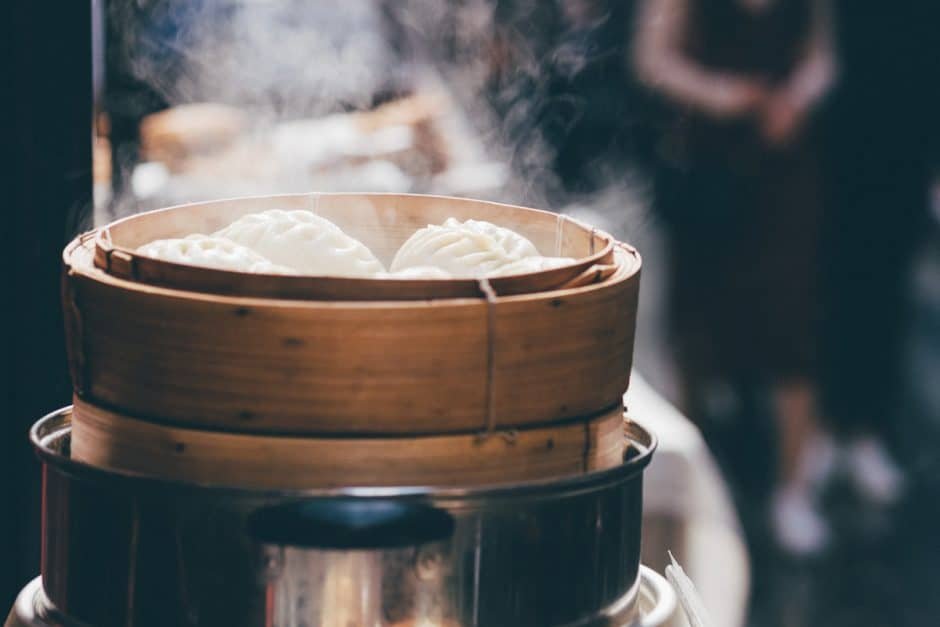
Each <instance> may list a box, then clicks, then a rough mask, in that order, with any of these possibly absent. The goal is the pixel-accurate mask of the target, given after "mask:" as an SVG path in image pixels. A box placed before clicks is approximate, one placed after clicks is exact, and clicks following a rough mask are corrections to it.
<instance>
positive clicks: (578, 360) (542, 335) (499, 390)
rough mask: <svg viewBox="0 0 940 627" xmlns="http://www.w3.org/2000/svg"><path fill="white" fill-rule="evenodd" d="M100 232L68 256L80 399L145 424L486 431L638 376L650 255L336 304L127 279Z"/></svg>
mask: <svg viewBox="0 0 940 627" xmlns="http://www.w3.org/2000/svg"><path fill="white" fill-rule="evenodd" d="M257 208H260V205H255V206H254V207H253V208H252V209H253V210H254V209H257ZM150 216H151V217H150V219H155V218H154V217H153V216H154V214H150ZM487 217H491V216H487ZM428 221H433V220H428ZM154 234H155V235H157V236H163V235H165V233H154ZM99 235H100V232H92V233H88V234H85V235H84V236H81V237H79V238H77V239H76V240H75V241H74V242H72V243H71V244H70V245H69V246H68V247H67V248H66V251H65V255H64V256H65V267H66V273H65V279H64V305H65V317H66V326H67V335H68V348H69V361H70V367H71V372H72V376H73V381H74V385H75V392H76V395H77V397H78V398H79V399H81V400H84V401H86V402H88V403H94V404H97V405H100V406H104V407H108V408H110V409H113V410H115V411H118V412H122V413H126V414H128V415H131V416H134V417H136V418H139V419H147V420H154V421H157V422H163V423H165V424H172V425H175V426H177V427H180V428H189V429H212V430H219V431H228V432H243V433H251V434H278V435H286V434H295V435H333V436H335V435H340V434H344V435H354V436H383V435H422V434H424V435H431V434H457V433H462V434H472V433H476V432H479V431H481V430H499V429H521V428H531V427H534V426H542V425H551V424H554V423H560V422H564V421H568V420H573V419H578V418H579V417H583V416H591V415H596V414H597V413H598V412H601V411H604V410H605V409H606V408H609V407H612V406H615V405H617V404H619V403H620V402H621V398H622V395H623V393H624V391H625V390H626V389H627V386H628V383H629V373H630V367H631V363H632V353H633V340H634V328H635V318H636V311H637V297H638V288H639V270H640V259H639V256H638V255H637V253H636V251H635V250H633V249H632V248H630V247H628V246H625V245H618V246H616V248H615V250H614V253H613V258H614V263H613V264H612V265H614V267H615V271H614V273H613V274H612V275H611V276H609V277H607V278H606V279H603V280H601V281H599V282H596V283H592V284H589V285H584V286H581V287H576V288H569V289H561V290H553V291H547V292H538V293H532V294H522V295H515V296H495V297H491V298H481V297H479V296H477V297H475V298H448V299H435V300H420V301H343V302H325V301H316V300H311V301H301V300H289V299H268V298H255V297H245V296H226V295H219V294H213V293H203V292H193V291H186V290H180V289H170V288H166V287H159V286H154V285H149V284H147V283H142V282H137V281H133V280H128V279H125V278H121V277H120V276H116V275H115V274H114V273H109V272H106V271H105V270H103V269H101V268H99V267H97V266H96V265H95V263H94V259H95V255H96V253H97V252H98V251H99V250H100V249H98V248H97V246H96V240H97V241H98V242H100V237H99ZM114 259H115V257H114V255H112V256H111V261H112V270H113V262H114Z"/></svg>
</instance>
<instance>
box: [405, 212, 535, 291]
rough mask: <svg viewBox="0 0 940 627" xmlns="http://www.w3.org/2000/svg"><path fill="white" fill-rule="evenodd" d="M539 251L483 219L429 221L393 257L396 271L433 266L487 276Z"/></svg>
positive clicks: (459, 273)
mask: <svg viewBox="0 0 940 627" xmlns="http://www.w3.org/2000/svg"><path fill="white" fill-rule="evenodd" d="M538 255H539V251H538V250H537V249H536V248H535V245H534V244H533V243H532V242H530V241H529V240H528V239H526V238H525V237H523V236H521V235H519V234H518V233H516V232H514V231H511V230H510V229H507V228H503V227H501V226H496V225H495V224H491V223H489V222H484V221H482V220H467V221H466V222H459V221H458V220H457V219H456V218H448V219H447V220H446V221H445V222H444V224H440V225H428V226H427V227H425V228H423V229H419V230H418V231H416V232H415V233H414V234H413V235H412V236H411V237H410V238H408V240H407V241H406V242H405V243H404V244H403V245H402V247H401V248H400V249H399V250H398V253H397V254H396V255H395V259H393V260H392V266H391V270H392V272H398V271H401V270H406V269H408V268H415V267H423V266H432V267H435V268H439V269H441V270H444V271H445V272H448V273H450V274H451V275H453V276H455V277H474V276H485V275H488V274H493V273H496V272H498V271H499V270H500V269H501V268H503V267H504V266H507V265H509V264H511V263H514V262H517V261H519V260H521V259H525V258H526V257H537V256H538Z"/></svg>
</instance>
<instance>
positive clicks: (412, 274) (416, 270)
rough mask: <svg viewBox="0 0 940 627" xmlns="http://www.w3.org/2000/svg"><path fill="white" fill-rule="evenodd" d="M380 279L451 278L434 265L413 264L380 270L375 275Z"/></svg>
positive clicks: (447, 273)
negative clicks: (398, 268) (390, 269)
mask: <svg viewBox="0 0 940 627" xmlns="http://www.w3.org/2000/svg"><path fill="white" fill-rule="evenodd" d="M376 277H377V278H380V279H452V278H454V277H453V276H451V274H450V273H449V272H446V271H444V270H441V269H440V268H435V267H434V266H414V267H413V268H405V269H404V270H397V271H395V272H380V273H378V274H377V275H376Z"/></svg>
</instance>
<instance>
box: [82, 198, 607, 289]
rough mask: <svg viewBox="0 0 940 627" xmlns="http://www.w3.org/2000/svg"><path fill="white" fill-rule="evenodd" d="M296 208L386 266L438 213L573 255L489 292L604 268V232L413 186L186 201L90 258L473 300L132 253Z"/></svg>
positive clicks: (249, 284)
mask: <svg viewBox="0 0 940 627" xmlns="http://www.w3.org/2000/svg"><path fill="white" fill-rule="evenodd" d="M275 208H278V209H286V210H291V209H305V210H309V211H313V212H314V213H317V214H319V215H321V216H323V217H325V218H327V219H329V220H331V221H333V222H336V223H337V224H339V225H341V226H342V227H343V230H345V231H346V232H347V233H349V234H350V235H352V236H353V237H355V238H357V239H358V240H360V241H361V242H363V243H364V244H365V245H366V246H368V247H369V249H370V250H372V252H373V253H375V255H376V256H377V257H378V258H379V259H380V260H381V261H382V262H383V263H385V264H386V265H387V264H389V263H390V262H391V260H392V258H393V257H394V255H395V252H396V251H397V250H398V249H399V248H400V247H401V245H402V244H403V243H404V242H405V240H406V239H408V237H410V236H411V234H412V233H414V232H415V231H416V230H418V229H420V228H423V227H425V226H427V225H428V224H440V223H442V222H443V221H444V220H446V219H447V218H448V217H456V218H458V219H459V220H461V221H462V220H466V219H468V218H473V219H477V220H487V221H489V222H493V223H494V224H500V225H505V226H512V227H513V228H514V229H516V230H517V231H518V232H520V233H521V234H522V235H525V236H526V237H528V238H529V239H530V240H532V242H533V243H534V244H535V245H536V247H537V248H538V249H539V251H541V252H542V254H546V255H552V256H562V257H572V258H575V260H576V261H575V262H574V263H572V264H570V265H566V266H563V267H560V268H553V269H550V270H544V271H540V272H530V273H522V274H516V275H511V276H504V277H493V278H491V279H489V284H490V286H491V287H492V289H493V291H495V292H496V293H497V294H499V295H511V294H527V293H534V292H540V291H545V290H549V289H561V288H564V287H575V286H578V285H584V284H588V283H592V282H595V281H597V280H599V279H601V278H604V277H606V276H609V275H610V274H611V273H612V272H613V271H614V269H615V268H614V266H613V265H612V262H613V247H614V239H613V238H612V237H611V236H610V235H608V234H606V233H604V232H602V231H598V230H596V229H592V228H591V227H589V226H587V225H584V224H581V223H580V222H577V221H575V220H572V219H570V218H567V217H565V216H561V215H559V214H554V213H550V212H547V211H539V210H536V209H527V208H523V207H515V206H512V205H504V204H499V203H493V202H485V201H480V200H470V199H465V198H449V197H444V196H427V195H418V194H321V193H314V194H290V195H280V196H264V197H256V198H239V199H230V200H220V201H212V202H204V203H195V204H189V205H181V206H178V207H170V208H168V209H161V210H158V211H150V212H147V213H141V214H138V215H134V216H130V217H128V218H124V219H122V220H118V221H116V222H114V223H112V224H110V225H108V226H106V227H104V228H102V229H101V230H100V231H99V232H98V235H97V236H96V242H95V265H96V266H97V267H99V268H101V269H102V270H105V271H106V272H108V273H110V274H112V275H114V276H117V277H120V278H124V279H128V280H131V281H139V282H142V283H147V284H151V285H160V286H165V287H171V288H178V289H183V290H191V291H197V292H205V293H212V294H223V295H238V296H256V297H263V298H278V299H302V300H314V299H315V300H341V301H354V300H369V301H373V300H416V299H417V300H421V299H430V298H463V297H466V298H478V297H479V296H480V284H479V281H477V280H474V279H446V280H444V279H437V280H434V279H432V280H427V279H424V280H414V279H390V278H384V279H373V278H352V277H330V276H290V275H265V274H248V273H243V272H233V271H228V270H219V269H215V268H204V267H197V266H191V265H187V264H181V263H174V262H170V261H164V260H161V259H154V258H152V257H147V256H144V255H140V254H139V253H137V252H136V249H137V248H138V247H139V246H141V245H143V244H146V243H148V242H151V241H153V240H156V239H168V238H174V237H183V236H186V235H189V234H191V233H213V232H215V231H217V230H219V229H220V228H222V227H224V226H226V225H228V224H230V223H231V222H233V221H235V220H236V219H238V218H240V217H241V216H243V215H246V214H249V213H254V212H258V211H263V210H265V209H275Z"/></svg>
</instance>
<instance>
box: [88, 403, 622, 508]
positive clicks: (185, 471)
mask: <svg viewBox="0 0 940 627" xmlns="http://www.w3.org/2000/svg"><path fill="white" fill-rule="evenodd" d="M623 420H624V419H623V407H622V406H620V405H618V406H615V407H612V408H610V409H608V410H607V411H604V412H602V413H600V414H598V415H595V416H591V417H587V418H585V419H584V420H578V421H569V422H567V423H562V424H555V425H548V426H545V427H534V428H530V429H520V430H517V431H512V432H500V433H493V434H488V435H486V434H482V435H481V434H455V435H453V434H452V435H431V436H419V437H404V436H400V437H395V436H392V437H355V438H345V437H316V436H276V435H251V434H244V433H226V432H218V431H206V430H198V429H189V428H181V427H177V426H172V425H165V424H160V423H155V422H152V421H148V420H141V419H139V418H136V417H133V416H129V415H126V414H121V413H117V412H113V411H108V410H106V409H104V408H101V407H98V406H95V405H94V404H91V403H88V402H86V401H83V400H82V399H80V398H75V403H74V406H73V410H72V443H71V453H72V457H73V459H76V460H79V461H83V462H86V463H89V464H92V465H94V466H96V467H98V468H104V469H107V470H112V471H119V472H124V473H128V472H129V473H134V474H143V475H148V476H158V477H161V478H163V479H169V480H185V481H190V482H193V483H198V484H205V485H221V486H229V487H240V488H246V487H247V488H277V489H293V488H304V489H307V488H330V487H354V486H407V485H426V486H436V487H440V486H484V485H498V484H503V483H514V482H519V481H532V480H542V479H549V478H551V479H558V478H564V477H571V476H577V475H580V474H583V473H585V472H590V471H594V470H605V469H608V468H614V467H616V466H618V465H620V464H621V463H622V462H623V456H624V453H625V447H626V439H625V437H624V422H623Z"/></svg>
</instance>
